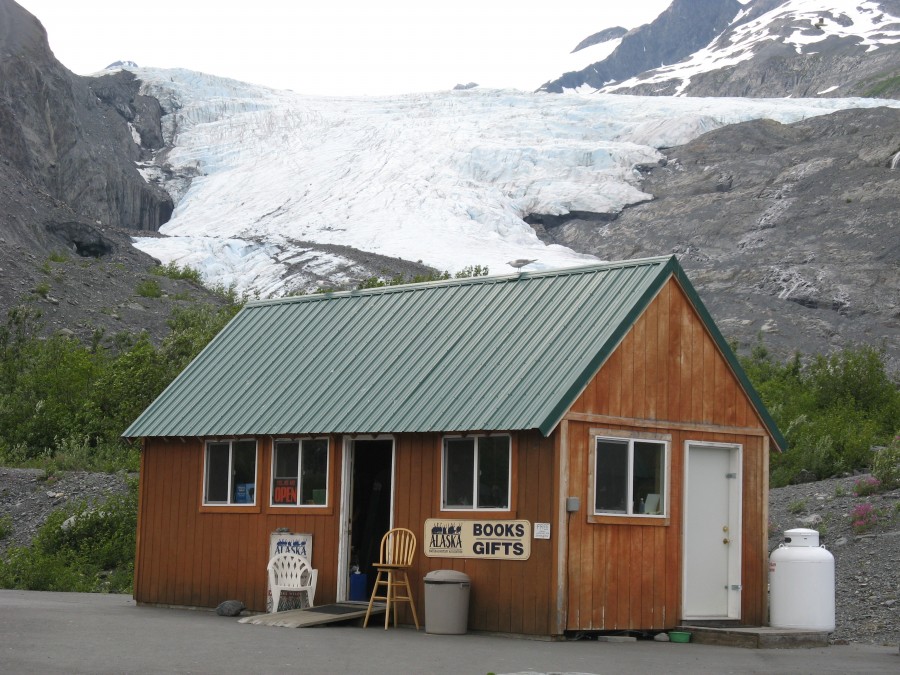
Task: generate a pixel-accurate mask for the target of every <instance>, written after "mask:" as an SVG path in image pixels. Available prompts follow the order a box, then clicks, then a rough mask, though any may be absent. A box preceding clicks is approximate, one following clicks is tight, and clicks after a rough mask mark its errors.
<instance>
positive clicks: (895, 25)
mask: <svg viewBox="0 0 900 675" xmlns="http://www.w3.org/2000/svg"><path fill="white" fill-rule="evenodd" d="M682 40H683V42H682ZM898 53H900V1H898V0H860V1H859V2H855V1H854V2H847V1H846V0H817V1H811V0H744V1H742V2H738V1H737V0H708V1H707V0H704V2H698V1H696V0H675V1H674V2H673V3H672V5H671V6H670V7H669V8H668V9H667V10H666V11H665V12H663V13H662V14H661V15H660V16H659V17H658V18H657V19H656V20H655V21H653V22H652V23H650V24H647V25H645V26H641V27H639V28H636V29H634V30H633V31H631V32H630V33H629V34H628V35H626V36H625V37H624V38H623V39H622V43H621V44H620V45H619V47H618V48H617V49H616V50H615V51H613V52H612V54H610V55H609V56H608V57H607V58H606V59H605V60H603V61H601V62H600V63H596V64H594V65H592V66H589V67H588V68H585V69H584V70H582V71H579V72H575V73H566V74H564V75H562V76H561V77H560V78H558V79H556V80H554V81H552V82H548V83H547V84H545V85H544V86H543V87H542V89H543V90H545V91H551V92H559V91H563V90H567V89H579V90H582V91H584V90H597V91H602V92H614V93H630V94H640V95H648V96H668V95H688V96H765V97H778V96H794V97H810V96H842V97H846V96H866V97H869V96H874V97H891V98H896V97H897V96H898V95H900V67H898V63H900V57H898Z"/></svg>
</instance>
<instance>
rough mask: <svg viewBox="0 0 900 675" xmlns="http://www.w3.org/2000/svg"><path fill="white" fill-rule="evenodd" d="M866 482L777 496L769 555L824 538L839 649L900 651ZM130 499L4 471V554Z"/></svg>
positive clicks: (892, 533) (893, 566) (889, 560)
mask: <svg viewBox="0 0 900 675" xmlns="http://www.w3.org/2000/svg"><path fill="white" fill-rule="evenodd" d="M865 478H866V476H849V477H844V478H832V479H829V480H824V481H818V482H815V483H804V484H801V485H791V486H788V487H784V488H776V489H773V490H771V492H770V497H769V532H770V537H769V550H770V551H771V550H772V549H774V548H775V547H777V546H778V544H779V543H780V542H781V541H782V538H783V533H784V530H789V529H792V528H795V527H809V528H811V529H814V530H818V531H819V532H820V535H821V538H822V541H823V543H824V544H825V545H826V547H827V548H828V549H829V550H830V551H831V552H832V553H833V554H834V558H835V571H836V579H837V581H836V588H835V596H836V597H835V603H836V605H835V608H836V617H835V618H836V622H837V629H836V630H835V632H834V635H833V636H832V637H833V639H834V641H835V642H839V643H842V642H844V641H848V642H859V643H872V644H879V645H897V644H898V642H900V490H894V491H893V492H887V493H884V494H880V495H871V496H868V497H857V496H855V495H854V485H855V483H856V482H857V481H859V480H863V479H865ZM124 491H125V475H124V474H122V473H118V474H104V473H87V472H83V471H74V472H68V473H65V474H62V475H61V476H60V477H59V478H58V479H54V478H51V479H49V480H48V479H46V478H45V474H44V472H43V471H41V470H38V469H6V468H0V517H2V516H7V515H8V516H11V520H12V532H11V534H10V535H9V536H7V537H6V538H5V539H3V540H0V554H2V553H4V552H5V551H6V549H7V548H8V547H9V546H11V545H23V544H27V543H28V542H29V541H31V538H32V537H33V536H34V534H35V532H36V531H37V529H38V527H40V525H41V524H42V523H43V522H44V520H45V519H46V518H47V516H48V515H49V514H50V512H51V511H52V510H54V509H57V508H62V507H64V506H66V505H67V504H75V503H78V502H80V501H81V500H85V499H86V500H88V501H95V500H98V499H102V498H103V497H104V496H106V495H108V494H111V493H116V492H124ZM864 502H869V503H870V504H872V506H873V507H874V508H875V509H876V510H877V511H880V512H881V513H882V514H883V515H882V517H881V518H880V519H879V522H878V523H877V524H876V525H875V526H874V527H872V528H871V529H870V530H868V531H866V532H863V533H857V532H855V531H854V529H853V526H852V519H851V518H850V515H849V514H850V512H851V510H852V509H853V508H854V507H855V506H857V505H859V504H862V503H864Z"/></svg>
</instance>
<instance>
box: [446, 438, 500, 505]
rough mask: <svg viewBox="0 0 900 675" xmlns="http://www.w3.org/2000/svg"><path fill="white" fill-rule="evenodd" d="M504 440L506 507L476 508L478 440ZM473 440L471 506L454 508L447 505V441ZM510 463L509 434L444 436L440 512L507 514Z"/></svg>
mask: <svg viewBox="0 0 900 675" xmlns="http://www.w3.org/2000/svg"><path fill="white" fill-rule="evenodd" d="M500 437H502V438H506V439H507V441H508V445H507V455H506V457H507V464H506V472H507V476H506V506H504V507H479V506H478V447H479V443H478V439H480V438H500ZM454 440H455V441H459V440H473V441H474V442H475V452H474V454H473V457H472V505H471V506H456V505H448V504H447V494H446V490H447V441H454ZM512 463H513V448H512V436H511V435H510V434H490V435H489V434H479V435H467V436H444V437H443V439H442V440H441V511H461V512H463V513H468V512H471V511H496V512H497V513H504V512H509V511H511V510H512Z"/></svg>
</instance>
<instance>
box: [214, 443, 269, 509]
mask: <svg viewBox="0 0 900 675" xmlns="http://www.w3.org/2000/svg"><path fill="white" fill-rule="evenodd" d="M205 464H206V466H205V470H204V481H203V503H204V504H208V505H230V504H236V505H240V506H252V505H254V504H256V441H253V440H249V441H248V440H232V441H209V442H207V444H206V463H205Z"/></svg>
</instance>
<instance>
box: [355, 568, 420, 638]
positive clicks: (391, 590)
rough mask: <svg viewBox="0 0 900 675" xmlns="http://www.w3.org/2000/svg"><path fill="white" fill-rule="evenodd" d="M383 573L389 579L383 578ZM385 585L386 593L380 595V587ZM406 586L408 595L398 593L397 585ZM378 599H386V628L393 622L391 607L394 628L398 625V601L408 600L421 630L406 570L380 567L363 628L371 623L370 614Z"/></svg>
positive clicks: (417, 626) (417, 627)
mask: <svg viewBox="0 0 900 675" xmlns="http://www.w3.org/2000/svg"><path fill="white" fill-rule="evenodd" d="M382 574H384V575H385V576H386V577H387V580H384V579H383V578H382V576H381V575H382ZM395 574H396V575H397V577H398V578H395V577H394V575H395ZM401 574H402V575H403V578H402V579H401V578H399V576H400V575H401ZM379 586H385V587H386V589H387V590H386V591H385V594H384V595H378V587H379ZM398 586H399V587H401V588H406V595H405V596H404V595H397V587H398ZM376 600H384V601H385V613H384V629H385V630H387V629H388V627H389V626H390V622H391V608H393V610H394V628H396V627H397V603H398V602H408V603H409V608H410V609H411V610H412V615H413V620H414V621H415V622H416V630H419V616H418V614H416V603H415V601H413V597H412V587H411V586H410V585H409V577H408V576H407V574H406V570H393V569H380V570H378V576H376V577H375V587H374V588H373V589H372V596H371V597H370V598H369V607H368V609H366V618H365V620H364V621H363V628H366V627H367V626H368V625H369V615H370V614H371V613H372V606H373V605H374V604H375V601H376Z"/></svg>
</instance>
